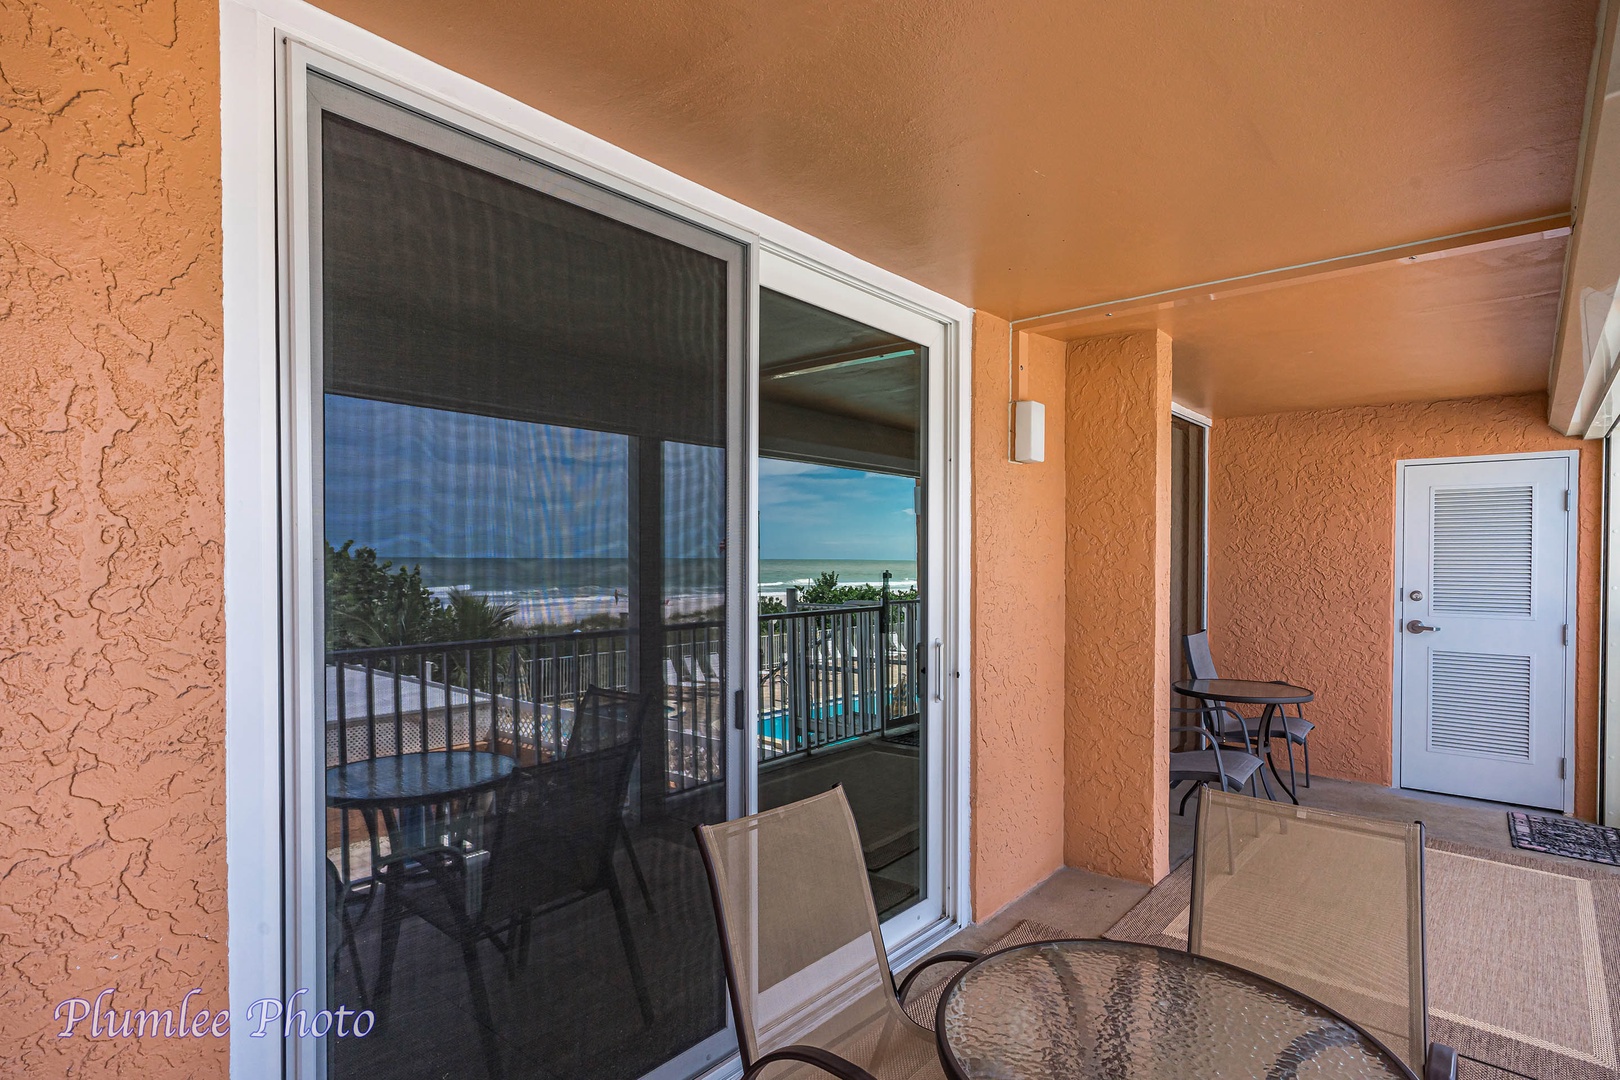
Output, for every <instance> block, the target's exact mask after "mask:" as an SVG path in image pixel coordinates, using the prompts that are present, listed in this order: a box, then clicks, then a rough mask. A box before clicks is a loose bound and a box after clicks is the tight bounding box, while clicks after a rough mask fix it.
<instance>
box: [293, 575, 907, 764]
mask: <svg viewBox="0 0 1620 1080" xmlns="http://www.w3.org/2000/svg"><path fill="white" fill-rule="evenodd" d="M637 636H638V635H637V634H636V632H635V631H633V630H629V629H610V630H592V631H581V632H575V633H566V634H545V635H534V636H521V637H502V638H496V639H492V640H484V641H457V642H435V643H429V644H417V645H393V646H386V647H380V648H360V649H343V650H337V651H333V652H329V653H328V654H327V657H326V694H325V697H326V725H325V752H326V762H327V764H328V765H342V764H346V763H348V762H350V761H357V760H363V759H368V758H377V757H389V756H393V755H397V754H407V753H418V752H422V751H432V750H447V749H482V750H493V751H495V752H497V753H502V754H506V755H509V756H512V757H514V758H516V759H517V760H518V761H520V762H522V763H525V764H527V763H534V762H540V761H548V760H552V759H554V758H556V757H559V756H561V755H562V753H563V748H564V747H565V746H566V744H567V740H568V733H569V731H570V730H571V727H572V723H573V711H574V703H575V701H576V700H577V699H578V697H579V695H580V694H581V693H582V692H583V691H584V690H585V689H586V688H587V687H589V686H601V687H607V688H611V689H628V688H630V687H631V686H632V684H633V683H634V682H636V681H638V680H637V679H636V678H635V673H636V672H637V671H638V670H640V669H642V668H643V667H644V665H643V664H642V663H641V660H640V657H639V656H638V655H637V641H636V639H637ZM661 636H662V639H663V640H662V653H663V655H662V657H661V658H660V663H659V665H658V667H659V669H660V671H661V682H662V686H661V692H662V700H663V706H664V707H663V726H664V736H665V738H664V748H665V751H666V753H665V756H664V760H663V762H662V765H663V766H664V768H665V773H666V781H667V786H668V789H669V790H670V791H671V792H672V793H674V792H682V791H690V790H693V789H695V788H698V787H703V786H706V785H709V784H712V783H716V782H718V781H720V780H722V779H724V776H725V754H724V749H725V730H726V722H727V716H728V713H729V710H728V708H727V701H726V694H725V691H724V673H723V657H724V656H725V645H724V625H723V624H722V623H719V622H699V623H675V624H669V625H666V626H665V627H664V628H663V629H662V632H661ZM921 658H922V639H921V620H920V606H919V604H918V602H917V601H916V600H900V601H890V602H887V603H872V604H863V605H846V606H843V607H836V608H821V609H801V610H798V611H791V612H785V613H776V614H769V615H761V616H760V618H759V670H760V677H759V757H760V761H761V763H769V762H773V761H778V760H781V759H784V758H788V757H791V756H794V755H803V754H811V753H814V752H816V751H819V750H823V749H827V748H830V747H835V746H838V745H839V744H843V743H848V742H851V741H852V740H858V739H861V738H864V737H869V736H873V735H880V734H894V733H897V732H903V731H904V730H906V729H908V728H910V727H913V726H914V725H915V724H916V723H917V717H918V714H919V711H920V706H921ZM649 749H650V746H649ZM643 767H644V768H645V767H646V763H644V765H643Z"/></svg>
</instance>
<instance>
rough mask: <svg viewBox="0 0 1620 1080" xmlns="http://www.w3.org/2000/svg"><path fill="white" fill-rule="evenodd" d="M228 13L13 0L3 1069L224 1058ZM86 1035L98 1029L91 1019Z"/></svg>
mask: <svg viewBox="0 0 1620 1080" xmlns="http://www.w3.org/2000/svg"><path fill="white" fill-rule="evenodd" d="M218 17H219V16H218V10H217V8H216V7H215V6H213V5H211V4H205V3H201V2H198V0H167V2H166V0H156V2H153V3H148V4H143V5H138V6H137V5H134V4H92V3H73V2H70V0H34V2H27V3H19V2H14V0H0V42H3V43H4V46H3V49H0V290H3V291H0V384H3V385H4V387H5V390H4V393H3V394H0V626H3V630H0V778H3V782H0V1062H3V1067H0V1074H3V1075H5V1076H6V1077H15V1076H30V1077H32V1076H39V1077H45V1076H51V1077H59V1076H63V1075H70V1076H97V1077H99V1076H117V1077H142V1078H150V1077H176V1078H179V1077H207V1076H223V1075H224V1074H225V1070H226V1040H224V1039H219V1040H216V1039H213V1038H201V1039H196V1038H187V1039H151V1038H148V1039H145V1040H136V1039H134V1038H131V1039H127V1040H119V1041H116V1042H109V1041H105V1040H94V1041H92V1040H90V1039H88V1038H84V1037H75V1038H71V1039H57V1038H55V1037H54V1035H55V1032H56V1031H57V1030H59V1028H60V1026H61V1025H60V1024H56V1023H54V1022H53V1021H52V1019H51V1009H52V1007H53V1006H54V1004H55V1003H56V1002H57V1001H59V1000H61V999H63V998H67V997H70V996H91V997H93V996H94V995H95V994H96V993H97V992H98V991H99V990H102V989H104V988H106V987H116V988H117V995H116V996H115V998H114V1004H115V1005H117V1006H119V1007H139V1006H141V1005H143V1004H147V1005H150V1006H153V1007H157V1008H167V1007H171V1006H174V1005H177V1004H178V1003H179V1001H180V998H181V997H182V995H183V994H184V993H185V992H186V991H187V990H189V989H191V988H193V987H201V988H202V993H201V994H200V995H199V996H198V997H196V998H194V999H193V1001H192V1009H193V1013H194V1012H195V1009H196V1007H197V1006H198V1005H199V1004H203V1005H205V1007H208V1008H210V1009H217V1008H221V1007H224V1006H225V1005H226V999H225V992H226V978H225V967H226V964H225V961H226V951H225V845H224V808H225V791H224V779H223V771H222V765H223V738H224V710H223V696H222V690H223V685H222V680H223V670H222V636H221V635H222V620H221V604H222V597H221V584H220V580H221V571H222V562H221V536H222V526H223V517H222V514H223V511H222V503H221V457H220V454H221V416H220V408H221V406H220V352H219V339H218V328H219V325H220V322H221V315H220V267H219V261H220V255H219V231H220V225H219V221H220V217H219V215H220V206H219V179H218V178H219V119H218V117H219V85H218V67H219V62H218ZM81 1034H82V1029H81Z"/></svg>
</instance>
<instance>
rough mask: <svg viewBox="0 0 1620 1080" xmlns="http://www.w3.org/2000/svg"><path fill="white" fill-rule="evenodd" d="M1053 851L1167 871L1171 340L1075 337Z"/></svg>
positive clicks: (1097, 863) (1139, 876) (1085, 863)
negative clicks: (1060, 845)
mask: <svg viewBox="0 0 1620 1080" xmlns="http://www.w3.org/2000/svg"><path fill="white" fill-rule="evenodd" d="M1064 438H1065V440H1066V442H1065V455H1064V456H1065V460H1066V467H1067V475H1066V477H1065V483H1066V488H1067V492H1068V497H1067V507H1068V509H1067V518H1068V527H1067V531H1066V536H1067V544H1066V557H1067V564H1068V575H1067V586H1068V604H1067V611H1066V613H1065V615H1066V618H1065V622H1066V625H1067V628H1068V629H1067V635H1066V637H1067V650H1066V656H1065V666H1066V671H1067V677H1066V680H1065V681H1066V707H1065V721H1064V724H1065V738H1064V756H1065V762H1066V765H1065V774H1066V777H1067V781H1066V793H1065V800H1064V815H1065V819H1066V826H1065V830H1064V836H1065V842H1064V852H1065V860H1066V861H1067V863H1068V864H1069V865H1070V866H1075V867H1079V868H1081V869H1084V870H1092V871H1095V872H1096V873H1099V874H1109V875H1112V876H1114V877H1122V878H1128V879H1130V880H1132V881H1146V882H1155V881H1157V880H1159V878H1161V877H1163V876H1164V875H1165V874H1166V873H1167V872H1168V871H1169V859H1170V847H1169V835H1170V809H1169V799H1170V792H1169V768H1170V759H1169V752H1170V750H1169V746H1170V741H1169V739H1170V736H1169V723H1170V714H1169V708H1170V700H1169V699H1170V650H1169V643H1168V640H1167V638H1168V635H1169V618H1170V597H1169V590H1170V339H1169V338H1168V337H1166V336H1165V335H1164V334H1162V333H1156V332H1148V333H1142V334H1130V335H1126V336H1121V337H1111V338H1097V339H1091V340H1086V341H1078V342H1075V343H1074V344H1073V345H1072V346H1071V347H1070V351H1069V359H1068V400H1067V412H1066V416H1065V435H1064Z"/></svg>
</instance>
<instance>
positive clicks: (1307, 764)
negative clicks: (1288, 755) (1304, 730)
mask: <svg viewBox="0 0 1620 1080" xmlns="http://www.w3.org/2000/svg"><path fill="white" fill-rule="evenodd" d="M1299 745H1300V748H1301V749H1302V750H1304V751H1305V786H1306V787H1310V786H1311V737H1310V736H1309V735H1307V736H1305V741H1303V742H1301V743H1300V744H1299Z"/></svg>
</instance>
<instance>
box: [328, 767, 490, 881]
mask: <svg viewBox="0 0 1620 1080" xmlns="http://www.w3.org/2000/svg"><path fill="white" fill-rule="evenodd" d="M516 768H517V762H516V761H514V760H513V759H512V758H509V757H506V756H505V755H503V754H494V753H490V752H489V751H487V750H450V751H444V750H426V751H422V752H420V753H415V754H398V755H394V756H392V757H380V758H365V759H363V760H360V761H350V762H348V763H346V764H343V765H332V766H329V767H328V768H327V770H326V802H327V805H328V806H331V807H333V808H335V809H343V810H358V811H360V812H361V814H362V815H363V816H364V818H365V821H366V830H367V831H368V832H369V833H370V834H371V845H372V865H373V867H379V868H380V866H381V864H383V863H385V862H391V861H396V860H398V859H399V858H401V857H404V856H409V855H411V854H413V853H415V852H419V851H422V850H424V849H427V848H432V847H435V846H439V847H442V846H445V845H446V844H448V843H449V840H450V838H451V836H452V835H454V836H458V837H467V836H476V834H477V832H478V829H479V826H480V824H481V821H482V816H481V815H480V814H479V813H478V812H477V811H476V809H473V810H472V812H469V813H466V814H462V815H459V816H456V815H450V816H444V815H442V814H440V813H439V812H437V811H436V810H435V808H436V807H440V806H442V805H444V804H449V803H454V802H457V801H460V800H465V799H468V798H469V797H471V796H474V795H478V794H480V793H482V792H485V791H488V790H489V789H490V788H493V787H494V786H495V785H497V784H499V783H500V782H501V781H502V780H504V779H506V777H508V776H510V775H512V771H513V770H514V769H516ZM378 815H381V817H382V820H383V822H384V824H385V825H386V835H387V836H388V837H389V852H388V856H387V857H386V858H384V857H383V856H382V855H381V853H380V852H379V850H378V847H377V845H378V841H379V840H380V839H381V837H382V836H383V834H384V831H383V830H379V829H378V827H377V817H378ZM344 872H345V874H347V870H345V871H344Z"/></svg>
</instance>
